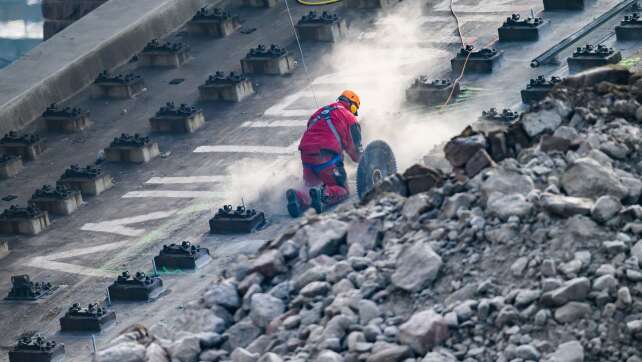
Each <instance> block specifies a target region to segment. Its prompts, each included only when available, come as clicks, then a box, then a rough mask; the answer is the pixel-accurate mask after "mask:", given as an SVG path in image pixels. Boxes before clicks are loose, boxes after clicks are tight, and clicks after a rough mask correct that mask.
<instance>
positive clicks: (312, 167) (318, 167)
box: [303, 155, 342, 173]
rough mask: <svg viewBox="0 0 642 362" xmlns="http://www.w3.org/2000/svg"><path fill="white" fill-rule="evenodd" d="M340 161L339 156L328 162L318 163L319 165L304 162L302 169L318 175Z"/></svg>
mask: <svg viewBox="0 0 642 362" xmlns="http://www.w3.org/2000/svg"><path fill="white" fill-rule="evenodd" d="M341 159H342V158H341V155H335V156H334V157H332V158H331V159H330V160H328V161H326V162H324V163H320V164H314V163H305V162H304V163H303V167H305V168H307V169H310V170H312V171H314V172H315V173H319V172H321V171H323V170H324V169H326V168H328V167H330V166H334V165H335V164H336V163H337V162H339V161H341Z"/></svg>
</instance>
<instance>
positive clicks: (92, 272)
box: [26, 241, 129, 278]
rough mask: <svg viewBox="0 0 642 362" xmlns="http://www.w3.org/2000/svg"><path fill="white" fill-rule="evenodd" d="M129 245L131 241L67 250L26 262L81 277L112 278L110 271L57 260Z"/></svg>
mask: <svg viewBox="0 0 642 362" xmlns="http://www.w3.org/2000/svg"><path fill="white" fill-rule="evenodd" d="M128 245H129V241H118V242H115V243H109V244H103V245H97V246H92V247H89V248H82V249H72V250H67V251H63V252H60V253H54V254H49V255H45V256H37V257H35V258H31V259H29V260H28V261H27V262H26V265H28V266H31V267H34V268H40V269H48V270H55V271H60V272H63V273H72V274H81V275H87V276H92V277H102V278H111V277H113V276H114V273H112V272H108V271H104V270H100V269H96V268H89V267H84V266H81V265H75V264H69V263H63V262H58V261H56V260H58V259H67V258H73V257H76V256H81V255H87V254H93V253H98V252H101V251H109V250H116V249H121V248H124V247H126V246H128Z"/></svg>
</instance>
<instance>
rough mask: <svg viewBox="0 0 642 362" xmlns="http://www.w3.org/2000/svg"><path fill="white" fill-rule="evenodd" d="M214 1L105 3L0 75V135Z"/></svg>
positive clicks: (118, 0) (28, 120) (128, 0)
mask: <svg viewBox="0 0 642 362" xmlns="http://www.w3.org/2000/svg"><path fill="white" fill-rule="evenodd" d="M212 2H218V1H216V0H135V1H132V0H110V1H109V2H107V3H105V4H103V5H102V6H100V7H99V8H97V9H96V10H94V11H93V12H91V13H89V14H87V15H86V16H84V17H83V18H81V19H80V20H78V21H77V22H75V23H73V24H72V25H70V26H69V27H67V28H66V29H64V30H63V31H62V32H60V33H58V34H56V35H55V36H54V37H53V38H51V39H50V40H48V41H46V42H44V43H42V44H40V45H39V46H37V47H35V48H34V49H33V50H31V51H30V52H29V53H27V54H26V55H25V56H24V57H22V58H21V59H19V60H17V61H16V62H14V63H13V64H11V65H9V66H8V67H6V68H4V69H2V70H0V134H3V133H5V132H8V131H10V130H16V129H20V128H22V127H24V126H26V125H28V124H30V123H31V122H33V121H35V120H36V119H38V117H40V115H41V114H42V113H43V112H44V111H45V109H46V108H47V106H48V105H49V104H51V103H57V102H61V101H64V100H65V99H68V98H69V97H71V96H73V95H74V94H76V93H78V92H79V91H81V90H82V89H83V88H85V87H87V86H89V85H91V84H92V83H93V82H94V80H95V79H96V77H97V76H98V73H100V72H101V71H103V70H105V69H107V70H111V69H113V68H115V67H117V66H119V65H122V64H124V63H126V62H127V61H129V59H131V57H132V56H134V55H135V54H137V53H138V52H140V51H141V50H142V49H143V48H144V47H145V44H147V42H149V41H150V40H151V39H153V38H160V37H163V36H165V35H167V34H169V33H170V32H172V31H174V30H176V29H177V28H178V27H180V26H181V25H183V24H184V23H186V22H187V21H188V20H190V19H191V18H192V16H193V15H194V14H195V13H196V11H198V9H199V8H200V7H201V6H204V5H206V4H210V3H212Z"/></svg>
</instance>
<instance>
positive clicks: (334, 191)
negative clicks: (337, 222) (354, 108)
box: [296, 101, 360, 209]
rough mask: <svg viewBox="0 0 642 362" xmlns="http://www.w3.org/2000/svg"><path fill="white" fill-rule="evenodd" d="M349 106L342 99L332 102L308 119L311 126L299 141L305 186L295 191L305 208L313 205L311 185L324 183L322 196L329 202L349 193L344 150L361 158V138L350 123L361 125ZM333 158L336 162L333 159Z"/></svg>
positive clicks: (328, 203)
mask: <svg viewBox="0 0 642 362" xmlns="http://www.w3.org/2000/svg"><path fill="white" fill-rule="evenodd" d="M347 107H349V106H348V105H346V104H345V103H343V102H341V101H339V102H336V103H332V104H329V105H328V106H325V107H322V108H320V109H319V110H318V111H316V112H315V113H314V114H313V115H312V116H311V117H310V119H309V120H308V128H307V130H306V131H305V133H303V137H302V138H301V142H300V143H299V151H301V161H302V163H303V180H304V181H305V188H303V189H299V190H296V194H297V199H298V200H299V202H300V204H301V206H302V209H306V208H308V207H310V194H309V189H310V188H311V187H318V186H321V185H324V186H325V187H324V188H323V196H324V199H325V200H326V205H334V204H337V203H339V202H341V201H343V200H345V199H346V198H347V197H348V195H349V194H350V192H349V190H348V185H347V178H346V175H345V170H344V169H343V151H345V152H346V153H347V154H348V155H349V156H350V158H351V159H352V160H353V161H355V162H358V161H359V157H360V144H359V142H360V140H357V142H355V141H354V140H353V137H352V133H351V127H353V128H354V125H357V127H358V123H357V118H356V117H355V116H354V115H353V114H352V113H351V112H350V111H349V110H348V109H347ZM324 111H325V113H324ZM328 115H329V118H330V120H331V124H332V125H333V126H334V129H335V130H336V135H335V132H334V131H333V130H332V126H331V125H330V124H329V123H330V122H327V121H326V117H327V116H328ZM333 159H334V160H335V161H336V162H332V160H333ZM324 164H325V166H324Z"/></svg>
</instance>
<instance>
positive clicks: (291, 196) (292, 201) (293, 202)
mask: <svg viewBox="0 0 642 362" xmlns="http://www.w3.org/2000/svg"><path fill="white" fill-rule="evenodd" d="M285 199H286V200H287V201H288V213H290V216H292V217H299V216H301V203H300V202H299V198H298V197H297V196H296V191H295V190H294V189H289V190H287V191H286V192H285Z"/></svg>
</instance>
